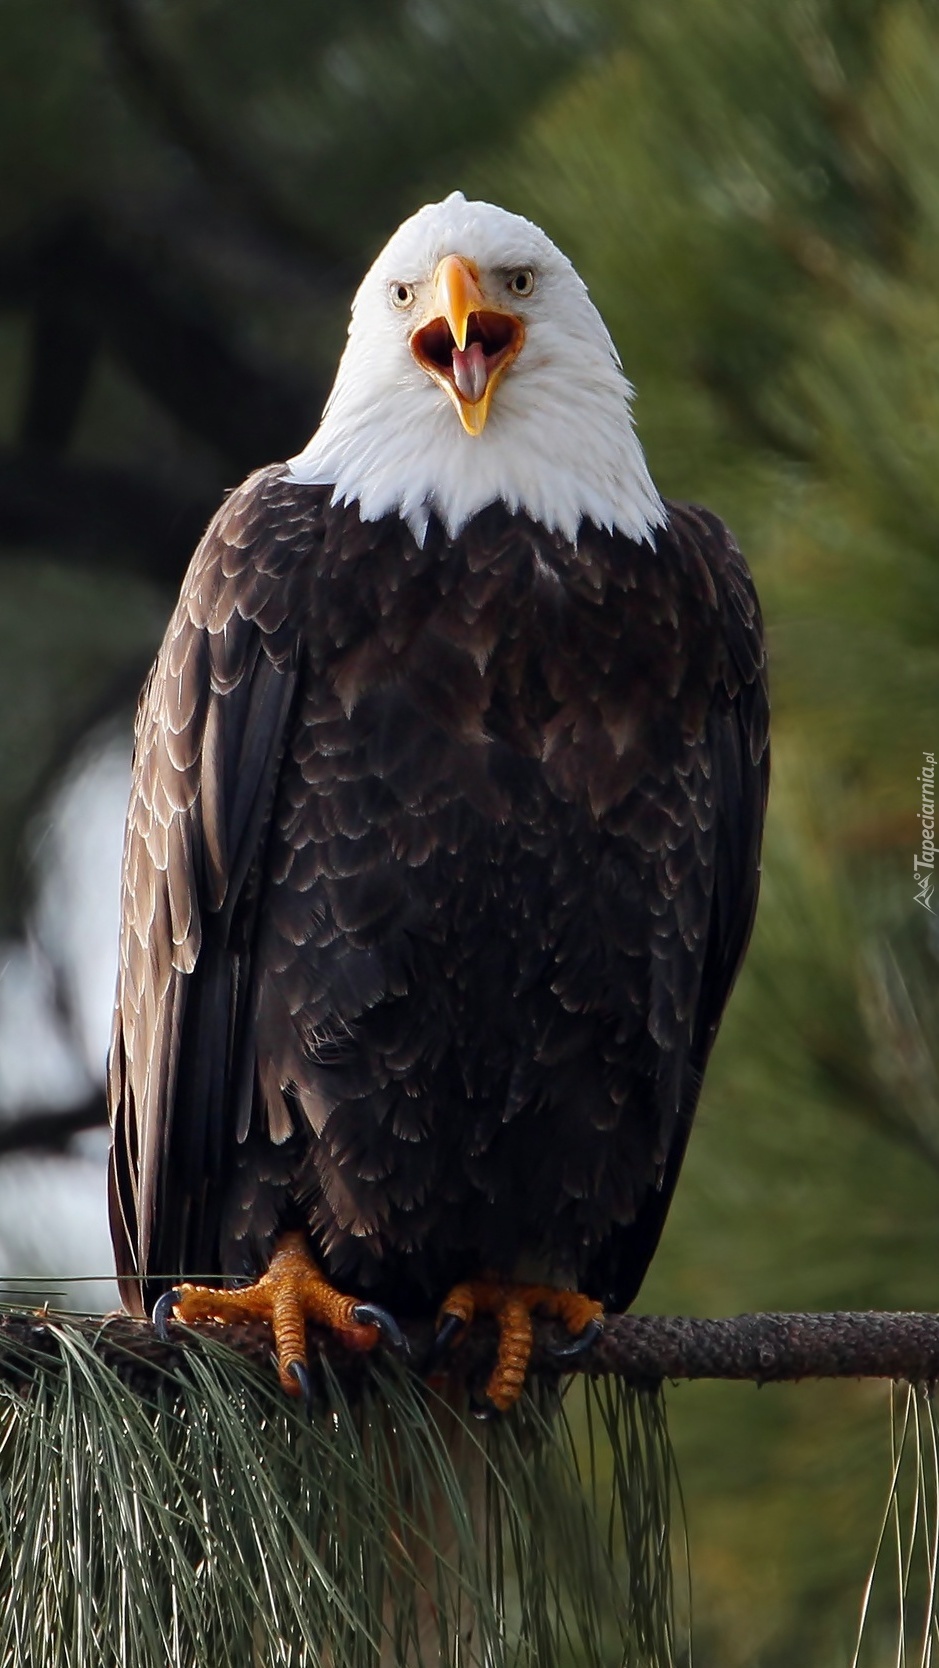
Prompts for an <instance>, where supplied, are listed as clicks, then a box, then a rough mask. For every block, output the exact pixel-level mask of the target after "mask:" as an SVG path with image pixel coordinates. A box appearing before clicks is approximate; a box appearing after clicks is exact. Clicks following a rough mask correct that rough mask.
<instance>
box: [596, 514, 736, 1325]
mask: <svg viewBox="0 0 939 1668" xmlns="http://www.w3.org/2000/svg"><path fill="white" fill-rule="evenodd" d="M666 537H667V540H668V542H669V543H671V544H673V545H674V546H675V550H676V554H677V556H678V558H679V561H680V562H682V563H683V564H684V565H687V564H688V563H689V562H693V561H697V562H701V561H703V562H704V564H706V567H707V570H708V572H709V574H710V577H711V581H712V583H713V587H714V593H713V594H714V602H715V613H716V621H715V623H716V624H717V625H719V631H718V632H717V633H716V634H715V642H716V643H718V644H719V645H720V656H719V663H718V676H717V678H716V680H715V683H714V687H713V694H712V698H711V703H710V707H709V710H708V713H707V716H706V721H705V724H704V728H703V731H702V734H701V737H700V742H699V747H698V750H699V752H700V758H701V762H702V765H703V770H702V787H703V789H704V791H703V792H702V794H701V801H702V802H701V804H700V805H699V806H696V805H692V812H693V822H694V825H695V826H696V828H697V829H698V830H707V831H708V835H709V837H708V839H707V845H706V850H707V854H708V855H707V861H706V868H707V869H709V870H710V871H711V872H710V873H709V874H706V875H705V876H704V877H703V878H705V879H706V881H707V884H706V886H705V887H704V888H703V890H701V891H700V893H699V905H700V908H699V909H698V911H697V914H698V915H700V919H697V918H695V919H689V920H688V921H687V922H686V924H685V925H686V931H687V933H688V936H689V937H690V938H692V939H693V938H694V937H695V936H697V935H699V934H700V933H702V932H703V934H704V959H703V965H702V967H701V975H700V982H699V983H698V986H697V992H696V1000H695V1003H694V1008H693V1013H692V1015H691V1034H690V1046H689V1047H687V1048H681V1047H676V1046H675V1043H674V1039H673V1038H672V1037H670V1036H669V1026H668V1021H667V1020H666V1022H665V1025H664V1027H663V1034H662V1036H661V1039H660V1040H661V1046H662V1060H663V1064H664V1065H665V1068H666V1073H667V1063H668V1061H669V1059H674V1060H675V1062H676V1064H677V1065H678V1067H679V1070H680V1077H679V1081H678V1083H677V1084H676V1085H675V1095H674V1096H672V1095H670V1094H669V1095H666V1096H664V1097H663V1099H662V1102H661V1118H662V1122H661V1124H660V1129H661V1132H662V1134H663V1135H664V1137H665V1141H664V1153H663V1158H664V1162H663V1165H662V1170H661V1174H660V1180H659V1185H658V1186H657V1187H656V1188H655V1189H654V1190H650V1191H649V1192H648V1193H647V1194H646V1196H645V1199H644V1201H643V1203H642V1205H641V1206H640V1208H639V1210H638V1212H637V1215H636V1219H635V1221H634V1222H633V1223H631V1224H630V1225H629V1226H628V1227H626V1228H623V1229H620V1230H618V1231H617V1232H616V1233H614V1234H613V1235H611V1237H610V1240H609V1241H608V1243H607V1244H606V1245H605V1246H604V1247H603V1249H602V1251H601V1253H600V1254H599V1255H598V1257H597V1258H596V1259H595V1262H594V1264H593V1266H592V1269H591V1272H590V1277H589V1285H590V1287H591V1289H596V1290H597V1291H601V1292H603V1293H604V1294H606V1296H607V1297H608V1300H610V1301H611V1302H612V1303H613V1304H614V1306H615V1307H617V1308H626V1307H628V1305H629V1304H630V1303H631V1302H632V1301H633V1298H634V1297H635V1295H636V1293H637V1292H638V1290H639V1287H640V1285H641V1283H642V1280H643V1277H644V1275H645V1271H646V1269H647V1267H648V1265H649V1262H650V1261H651V1259H652V1256H653V1254H654V1252H655V1248H656V1246H657V1244H658V1241H659V1237H660V1235H661V1232H662V1228H663V1225H664V1222H665V1217H666V1214H667V1212H668V1207H669V1203H670V1201H671V1197H672V1193H673V1191H674V1187H675V1183H676V1181H677V1179H678V1173H679V1170H680V1168H681V1163H682V1160H683V1158H684V1154H685V1148H686V1146H687V1142H688V1136H689V1134H690V1131H691V1123H692V1119H693V1117H694V1112H695V1108H696V1106H697V1102H698V1097H699V1095H700V1091H701V1082H702V1078H703V1075H704V1069H705V1066H706V1064H707V1060H708V1056H709V1054H710V1052H711V1048H712V1046H713V1044H714V1040H715V1037H716V1036H717V1031H718V1027H719V1025H720V1022H721V1018H722V1015H723V1012H724V1009H725V1007H726V1005H727V1001H728V998H729V996H730V993H731V990H732V989H733V985H734V980H735V979H736V976H737V973H738V972H739V969H740V966H741V963H742V961H743V958H744V955H745V953H746V949H747V945H748V943H749V940H750V933H751V930H752V927H753V920H754V915H755V913H756V904H757V896H758V892H759V879H760V849H761V843H762V836H763V821H764V816H765V812H766V800H767V792H768V788H769V697H768V690H767V677H766V652H765V646H764V640H763V624H762V618H761V615H760V607H759V602H758V600H757V596H756V591H755V589H754V586H753V581H752V578H751V576H750V573H749V570H748V568H747V565H746V563H745V561H744V559H743V557H742V556H741V554H740V551H739V550H738V548H737V546H736V544H735V543H734V540H733V538H732V537H731V535H730V533H729V532H728V530H727V528H726V527H725V526H724V525H723V523H722V522H721V521H720V520H719V519H718V517H717V516H715V515H712V514H711V513H710V512H709V511H708V510H703V509H700V508H698V507H696V506H684V505H674V504H672V505H669V526H668V533H667V535H666ZM661 542H662V541H661V539H660V544H661ZM675 860H676V861H677V862H679V863H680V861H681V858H680V853H679V852H676V853H675ZM663 903H664V899H663ZM694 914H695V911H694V907H693V906H692V915H694ZM666 915H667V911H665V910H664V909H663V911H662V917H663V919H664V918H665V917H666ZM659 955H660V959H659V967H660V969H661V971H662V975H663V985H664V990H665V992H666V993H667V999H666V1002H665V1004H664V1006H665V1009H666V1011H667V1012H669V1013H670V1014H671V1016H674V1017H677V1016H678V1015H679V1014H680V1011H681V1000H680V995H679V991H680V987H681V982H682V970H683V967H684V966H686V965H687V964H688V962H689V958H688V957H687V956H686V955H685V953H684V951H683V945H682V941H681V937H680V936H679V935H678V934H676V935H674V938H673V942H672V945H671V948H670V949H669V950H668V951H667V952H666V953H663V952H662V950H661V949H660V952H659ZM669 995H670V996H671V998H672V999H671V1001H669V1000H668V996H669ZM673 1107H674V1108H675V1110H676V1111H677V1116H675V1112H673V1111H672V1108H673Z"/></svg>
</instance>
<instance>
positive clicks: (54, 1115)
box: [0, 1094, 108, 1350]
mask: <svg viewBox="0 0 939 1668" xmlns="http://www.w3.org/2000/svg"><path fill="white" fill-rule="evenodd" d="M107 1121H108V1109H107V1105H106V1104H105V1099H104V1096H103V1095H100V1094H98V1095H91V1096H89V1098H88V1100H86V1101H82V1103H81V1105H80V1106H67V1107H65V1108H64V1109H63V1110H61V1111H55V1112H48V1111H42V1112H24V1113H22V1115H21V1116H19V1117H15V1118H10V1119H9V1121H8V1122H3V1123H0V1158H6V1157H8V1156H9V1154H10V1153H23V1152H44V1153H57V1152H64V1150H65V1148H66V1147H67V1146H68V1144H69V1142H70V1141H71V1140H72V1137H73V1136H75V1135H83V1134H84V1132H85V1130H87V1129H102V1128H104V1127H105V1126H106V1125H107ZM2 1324H3V1323H2V1319H0V1350H2V1336H3V1333H2Z"/></svg>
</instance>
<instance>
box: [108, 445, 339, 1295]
mask: <svg viewBox="0 0 939 1668" xmlns="http://www.w3.org/2000/svg"><path fill="white" fill-rule="evenodd" d="M283 493H284V488H283V485H282V471H280V470H276V469H275V470H266V471H262V472H261V473H260V474H258V475H256V476H254V477H252V479H250V480H249V481H246V482H245V484H244V485H243V486H242V487H240V488H239V489H238V491H237V492H235V493H234V494H233V495H232V496H231V497H230V498H229V499H228V501H227V503H226V504H225V506H224V507H223V509H222V510H221V511H220V512H219V514H218V516H217V517H216V518H215V520H214V522H213V523H212V525H211V526H210V528H209V530H208V532H207V534H206V536H205V538H204V540H203V541H202V544H201V545H200V546H199V549H198V550H197V551H196V554H195V556H194V558H193V561H192V564H191V566H190V569H189V572H188V574H187V576H186V579H185V581H184V584H183V588H182V592H181V595H180V599H179V603H178V605H177V607H176V611H175V613H174V615H173V618H172V620H171V622H170V626H169V629H168V631H167V634H166V637H165V639H164V642H163V645H162V647H161V649H160V653H159V655H158V657H157V660H156V663H155V665H154V667H153V670H152V672H151V674H150V677H149V680H148V682H147V685H146V687H145V689H144V691H143V695H142V697H141V702H140V708H139V711H138V717H137V728H136V744H135V753H134V767H133V783H132V789H131V798H130V807H129V812H128V822H127V832H126V839H125V848H124V867H123V879H122V928H121V941H120V961H119V973H118V988H117V1000H116V1009H115V1017H114V1029H113V1035H112V1046H111V1053H110V1060H109V1098H110V1104H111V1114H112V1120H113V1125H114V1137H113V1144H112V1152H111V1166H110V1177H109V1199H110V1213H111V1231H112V1237H113V1240H114V1246H115V1256H116V1261H117V1268H118V1275H119V1280H120V1286H121V1294H122V1296H123V1298H124V1301H125V1303H126V1305H127V1307H128V1308H129V1309H131V1310H132V1311H136V1312H140V1311H141V1310H142V1309H143V1308H144V1307H146V1308H149V1307H150V1306H151V1302H152V1299H153V1298H154V1297H155V1296H156V1295H158V1292H159V1290H160V1289H162V1286H161V1284H160V1283H159V1282H157V1283H154V1284H152V1285H145V1284H142V1277H143V1276H147V1277H148V1278H149V1277H154V1276H159V1275H160V1274H161V1273H166V1274H169V1275H172V1274H174V1273H175V1274H178V1273H179V1272H180V1271H181V1270H186V1271H190V1270H191V1271H192V1272H193V1273H198V1272H200V1271H207V1272H208V1271H211V1270H213V1269H217V1267H218V1245H217V1241H218V1212H219V1205H220V1192H221V1190H220V1188H219V1185H218V1182H219V1166H220V1164H221V1163H222V1161H223V1155H224V1153H225V1150H226V1139H225V1131H224V1128H223V1119H224V1116H225V1113H226V1109H227V1108H229V1107H230V1106H231V1104H232V1103H233V1102H234V1104H236V1105H241V1104H243V1103H244V1102H245V1101H246V1100H247V1101H250V1097H251V1095H252V1093H253V1071H254V1066H253V1059H250V1058H248V1057H247V1056H246V1054H245V1051H244V1049H243V1047H241V1048H239V1037H240V1036H242V1035H243V1033H244V1030H245V1027H244V1026H242V1025H241V1024H240V1023H239V1018H240V1015H241V1013H242V1012H243V1009H244V1004H245V1002H246V1001H247V1000H248V999H249V993H250V974H251V968H250V959H251V958H250V952H251V940H252V932H253V912H254V900H255V896H256V887H255V886H254V878H255V874H254V871H255V866H256V863H257V859H258V853H259V851H260V850H261V849H262V848H263V843H264V836H265V830H266V827H267V824H268V822H269V819H270V814H271V806H272V801H273V794H274V786H275V782H276V777H277V773H278V770H279V766H280V760H281V756H282V751H283V745H284V735H285V729H286V725H287V721H288V717H289V714H290V711H291V707H292V703H293V700H294V695H295V690H296V685H297V677H298V636H299V633H298V627H297V623H296V612H297V605H296V598H297V595H298V591H299V586H300V583H301V581H302V570H303V563H304V558H305V556H306V555H307V554H308V552H309V549H310V547H311V545H312V544H313V543H315V540H316V537H317V534H316V531H315V528H314V525H313V522H312V519H311V520H309V521H308V522H306V523H304V525H302V526H300V525H298V523H297V519H296V516H294V518H293V519H292V520H291V518H290V517H289V516H288V517H287V518H285V517H284V515H283V513H282V506H281V504H280V500H281V498H282V497H283ZM285 519H286V521H287V523H288V524H289V526H288V527H286V528H285ZM285 532H287V533H288V534H289V536H287V537H285ZM168 1171H170V1172H171V1174H172V1186H167V1185H166V1178H167V1172H168ZM164 1284H165V1282H164Z"/></svg>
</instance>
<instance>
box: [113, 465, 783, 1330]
mask: <svg viewBox="0 0 939 1668" xmlns="http://www.w3.org/2000/svg"><path fill="white" fill-rule="evenodd" d="M668 515H669V519H668V525H667V527H666V528H664V529H659V530H658V532H657V533H656V534H654V535H653V540H654V542H652V543H650V542H644V543H637V542H633V541H631V540H629V539H628V538H626V537H624V536H623V535H621V534H606V533H601V532H600V531H598V530H597V529H596V528H595V527H594V526H593V525H592V524H590V523H584V525H583V527H582V529H581V532H580V535H579V538H578V541H577V546H576V549H575V548H573V547H571V546H570V545H569V544H567V543H566V542H565V541H564V540H563V539H562V538H561V537H560V536H559V535H557V534H550V533H547V532H545V531H544V530H543V529H540V528H539V527H538V526H536V525H535V524H534V523H533V522H531V521H529V520H527V519H526V518H525V517H524V516H523V515H512V514H509V513H508V512H507V511H506V510H505V509H503V508H502V507H500V506H493V507H492V508H490V509H488V510H485V511H483V512H482V513H481V514H480V515H478V516H477V517H475V519H473V520H472V521H471V522H470V523H469V525H468V526H467V527H466V529H465V530H464V531H463V532H462V533H461V534H460V535H459V536H457V537H456V538H454V539H453V540H452V541H451V540H448V539H447V538H446V536H445V535H444V533H443V531H442V529H441V528H440V526H439V524H438V523H436V522H435V521H432V522H431V526H430V529H429V531H428V534H427V537H426V540H425V542H424V545H423V548H420V547H419V546H418V545H417V543H416V542H415V539H414V537H413V536H412V534H411V532H410V531H409V530H408V528H407V526H406V525H405V524H404V523H403V522H402V521H400V520H399V519H398V518H397V517H396V516H388V517H386V518H384V519H383V520H380V521H376V522H365V523H363V522H362V521H361V520H360V518H359V515H358V512H357V510H356V508H355V507H354V506H349V507H335V508H332V507H330V506H329V489H328V488H319V487H313V486H305V485H301V484H298V483H297V482H296V481H294V480H292V479H291V478H290V476H289V475H288V473H287V472H286V471H285V470H284V469H283V468H272V469H268V470H265V471H262V472H261V473H260V474H258V475H256V476H254V477H253V478H252V479H251V480H250V481H249V482H247V483H246V484H245V485H244V486H243V487H242V488H240V489H239V490H238V491H237V492H235V493H234V494H233V495H232V497H231V498H230V499H229V500H228V502H227V504H226V505H225V507H224V508H223V509H222V511H221V512H220V513H219V515H218V517H217V518H216V520H215V522H214V523H213V525H212V527H211V528H210V529H209V532H208V534H207V535H206V538H205V540H204V541H203V543H202V545H201V546H200V549H199V550H198V551H197V553H196V556H195V558H194V560H193V564H192V566H191V568H190V571H189V574H188V576H187V578H186V581H185V583H184V586H183V591H182V595H181V598H180V602H179V605H178V607H177V610H176V613H175V615H174V617H173V620H172V622H171V624H170V628H169V631H168V633H167V637H166V640H165V642H164V645H163V648H162V650H161V652H160V656H159V658H158V660H157V663H156V666H155V668H154V671H153V674H152V676H151V679H150V681H149V684H148V686H147V690H146V691H145V694H144V697H143V701H142V705H141V710H140V715H139V721H138V731H137V749H136V760H135V769H134V787H133V794H132V800H131V810H130V819H129V827H128V835H127V847H126V854H125V873H124V926H123V935H122V942H121V971H120V980H119V990H118V1002H117V1014H116V1022H115V1032H114V1044H113V1050H112V1058H111V1095H112V1103H113V1111H114V1120H115V1140H114V1150H113V1155H112V1176H111V1209H112V1225H113V1231H114V1236H115V1242H116V1246H117V1256H118V1266H119V1272H120V1274H121V1277H122V1291H123V1294H124V1297H125V1301H126V1302H127V1303H128V1305H129V1306H130V1307H132V1308H136V1309H139V1308H140V1307H141V1305H143V1306H145V1307H146V1308H148V1309H149V1308H150V1307H151V1305H152V1302H153V1300H154V1299H155V1298H156V1297H157V1296H158V1295H159V1294H160V1293H161V1292H162V1291H163V1290H165V1289H166V1288H167V1287H168V1286H169V1285H172V1284H173V1283H174V1281H175V1280H176V1279H177V1277H178V1276H180V1275H182V1274H192V1275H205V1276H210V1277H211V1276H215V1277H220V1276H224V1275H242V1274H246V1273H253V1272H257V1271H258V1270H259V1269H262V1268H263V1267H264V1266H265V1265H266V1263H267V1261H268V1258H269V1256H270V1250H271V1246H272V1244H273V1241H274V1238H275V1236H276V1234H277V1232H278V1231H280V1230H282V1229H283V1228H285V1227H295V1226H298V1225H301V1226H308V1227H309V1230H310V1234H311V1241H312V1245H313V1249H314V1251H315V1252H317V1253H318V1254H319V1255H320V1257H321V1259H322V1261H323V1263H324V1265H325V1268H326V1270H327V1272H328V1273H329V1274H330V1275H331V1276H333V1277H334V1278H335V1279H336V1280H337V1282H338V1283H339V1284H340V1285H344V1286H346V1287H347V1288H348V1289H349V1290H351V1291H355V1292H360V1293H363V1294H365V1295H368V1296H374V1297H375V1298H377V1299H378V1300H379V1301H381V1302H384V1303H387V1304H388V1305H389V1306H390V1307H392V1308H394V1309H395V1310H397V1311H398V1312H401V1311H407V1310H412V1311H413V1310H415V1309H417V1310H419V1309H421V1308H425V1309H426V1310H427V1311H428V1312H432V1311H433V1309H434V1308H435V1306H436V1304H437V1303H438V1302H439V1301H440V1299H441V1297H442V1295H443V1294H444V1292H445V1291H446V1290H447V1289H448V1287H449V1286H450V1285H451V1284H452V1283H453V1282H454V1281H456V1280H459V1279H461V1278H463V1277H464V1276H466V1275H469V1274H473V1273H477V1272H478V1271H479V1270H480V1269H483V1268H493V1269H496V1270H498V1271H499V1272H500V1273H504V1274H506V1275H509V1274H511V1273H513V1272H515V1273H519V1272H521V1273H523V1274H524V1275H525V1276H526V1277H531V1275H532V1272H533V1271H537V1273H538V1274H540V1275H542V1276H548V1277H550V1278H552V1279H558V1280H566V1281H569V1282H571V1283H572V1284H575V1285H579V1286H580V1288H581V1289H583V1290H586V1291H588V1292H590V1293H591V1294H593V1295H596V1296H599V1297H601V1298H602V1299H604V1300H605V1301H609V1302H612V1303H613V1304H615V1305H617V1306H621V1305H625V1304H626V1303H628V1302H629V1301H631V1299H632V1298H633V1297H634V1295H635V1293H636V1291H637V1290H638V1287H639V1284H640V1282H641V1280H642V1278H643V1275H644V1273H645V1270H646V1267H647V1264H648V1262H649V1259H650V1257H651V1255H652V1253H653V1251H654V1249H655V1245H656V1242H657V1240H658V1236H659V1232H660V1229H661V1225H662V1222H663V1220H664V1217H665V1213H666V1210H667V1207H668V1202H669V1198H670V1195H671V1191H672V1188H673V1186H674V1182H675V1178H676V1175H677V1171H678V1168H679V1165H680V1162H681V1158H682V1155H683V1152H684V1148H685V1142H686V1138H687V1134H688V1130H689V1126H690V1123H691V1118H692V1115H693V1112H694V1108H695V1104H696V1101H697V1098H698V1092H699V1088H700V1082H701V1074H702V1071H703V1068H704V1065H705V1062H706V1059H707V1056H708V1053H709V1050H710V1047H711V1044H712V1042H713V1040H714V1036H715V1033H716V1029H717V1026H718V1023H719V1021H720V1017H721V1013H722V1011H723V1008H724V1005H725V1002H726V1000H727V996H728V993H729V991H730V988H731V985H732V982H733V979H734V975H735V973H736V970H737V968H738V966H739V963H740V960H741V957H742V955H743V952H744V949H745V947H746V943H747V938H748V935H749V932H750V926H751V922H752V918H753V910H754V905H755V898H756V889H757V877H758V857H759V843H760V833H761V827H762V816H763V808H764V802H765V792H766V760H767V755H766V729H767V704H766V689H765V675H764V657H763V645H762V638H761V628H760V620H759V613H758V608H757V604H756V599H755V596H754V593H753V589H752V584H751V581H750V577H749V574H748V572H747V569H746V566H745V564H744V562H743V560H742V558H741V556H740V554H739V552H738V551H737V550H736V548H735V546H734V545H733V543H732V541H731V540H730V539H729V538H728V536H727V534H726V531H725V529H724V528H723V527H722V525H721V523H720V522H719V521H718V520H717V519H716V518H715V517H714V516H711V515H709V514H708V513H707V512H705V511H700V510H694V509H688V508H682V507H677V506H670V507H669V511H668ZM140 1277H142V1280H141V1278H140Z"/></svg>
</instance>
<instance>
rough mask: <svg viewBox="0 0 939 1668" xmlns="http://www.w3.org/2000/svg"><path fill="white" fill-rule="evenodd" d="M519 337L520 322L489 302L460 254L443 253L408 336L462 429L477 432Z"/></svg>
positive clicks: (517, 347) (473, 268)
mask: <svg viewBox="0 0 939 1668" xmlns="http://www.w3.org/2000/svg"><path fill="white" fill-rule="evenodd" d="M524 340H525V326H524V325H523V323H522V321H521V319H520V318H518V317H516V315H515V314H514V313H510V312H509V311H508V310H507V309H506V308H504V307H500V306H494V305H493V303H492V302H491V301H489V300H488V299H487V297H486V296H485V294H484V293H483V291H482V289H481V288H480V284H479V268H478V267H477V265H476V263H475V261H471V260H469V259H467V257H466V256H465V255H446V256H445V257H444V259H443V260H442V261H441V262H440V265H439V266H438V268H437V270H436V272H435V273H434V287H433V293H432V295H431V300H430V306H429V308H428V311H427V318H426V320H425V322H424V323H423V324H421V325H418V327H417V329H416V330H415V331H414V333H413V335H412V336H411V352H412V353H413V355H414V357H415V359H416V360H417V363H418V364H419V365H420V367H421V369H422V370H424V371H426V372H427V374H428V376H432V377H433V379H434V381H435V382H436V383H437V384H438V386H439V387H441V388H443V389H444V390H445V391H446V393H447V394H448V395H449V397H450V399H451V400H452V401H453V404H454V405H455V406H456V409H457V411H458V413H459V417H460V421H461V423H462V424H463V427H464V429H465V430H466V432H467V434H472V435H477V434H482V431H483V429H484V428H485V425H486V418H487V417H488V416H489V405H490V402H491V400H492V395H493V391H494V390H495V387H496V385H497V383H498V382H499V380H500V378H501V377H502V376H503V375H504V374H505V372H506V370H507V369H508V367H509V365H511V363H512V361H513V359H515V358H517V356H518V354H519V352H520V351H521V347H522V343H523V342H524Z"/></svg>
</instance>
